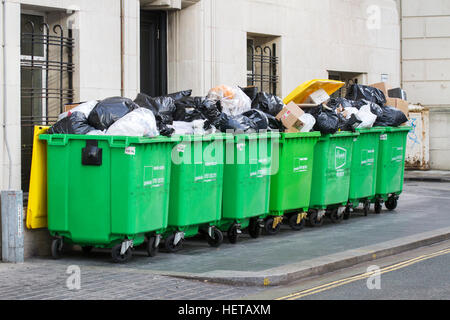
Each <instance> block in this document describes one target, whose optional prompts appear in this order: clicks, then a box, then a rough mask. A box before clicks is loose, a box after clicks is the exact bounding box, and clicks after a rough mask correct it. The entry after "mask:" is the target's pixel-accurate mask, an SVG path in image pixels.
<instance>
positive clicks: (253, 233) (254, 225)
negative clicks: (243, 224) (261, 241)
mask: <svg viewBox="0 0 450 320" xmlns="http://www.w3.org/2000/svg"><path fill="white" fill-rule="evenodd" d="M261 232H262V228H261V226H260V224H259V222H258V219H251V220H250V225H249V226H248V233H249V234H250V237H252V238H253V239H258V238H259V237H260V236H261Z"/></svg>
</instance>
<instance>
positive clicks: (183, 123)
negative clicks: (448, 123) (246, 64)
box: [48, 84, 408, 137]
mask: <svg viewBox="0 0 450 320" xmlns="http://www.w3.org/2000/svg"><path fill="white" fill-rule="evenodd" d="M377 85H378V88H377V87H376V86H377ZM377 85H373V86H363V85H358V84H354V85H352V86H350V87H349V88H348V90H347V95H346V97H345V98H330V96H329V95H328V94H327V92H326V91H325V90H323V89H319V90H316V91H314V92H312V93H311V94H310V95H309V96H308V100H307V101H306V102H308V103H300V104H297V103H294V102H293V101H290V102H289V103H287V104H285V103H284V102H283V100H282V99H281V98H279V97H277V96H275V95H272V94H269V93H266V92H258V88H256V87H247V88H241V87H238V86H235V87H230V86H226V85H222V86H219V87H216V88H213V89H211V90H210V91H209V92H208V94H207V96H205V97H193V96H192V90H187V91H180V92H176V93H173V94H169V95H166V96H161V97H150V96H148V95H146V94H144V93H140V94H138V96H137V97H136V99H135V100H134V101H133V100H131V99H128V98H123V97H112V98H107V99H104V100H101V101H96V100H94V101H89V102H86V103H81V104H78V105H76V106H75V107H74V108H72V109H70V110H68V111H67V112H64V113H63V114H61V115H60V116H59V118H58V122H57V123H56V124H54V125H53V126H52V127H51V128H50V129H49V131H48V133H49V134H79V135H111V136H143V137H156V136H160V135H161V136H168V137H170V136H172V135H189V134H196V135H207V134H212V133H216V132H230V131H232V132H237V133H252V132H262V131H280V132H310V131H320V132H321V133H322V134H334V133H336V132H338V131H355V130H356V129H358V128H371V127H374V126H383V127H386V126H400V125H402V124H404V123H406V122H407V121H408V118H407V111H406V112H405V111H404V110H403V111H402V110H401V109H399V106H398V101H399V100H400V101H403V100H401V99H400V98H397V96H400V97H401V98H406V94H405V93H404V91H403V90H401V89H400V88H398V89H394V90H390V91H389V93H388V94H392V95H393V96H394V98H391V97H390V96H388V97H387V96H386V93H387V89H386V91H383V87H380V84H377ZM406 110H407V107H406Z"/></svg>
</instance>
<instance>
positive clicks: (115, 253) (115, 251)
mask: <svg viewBox="0 0 450 320" xmlns="http://www.w3.org/2000/svg"><path fill="white" fill-rule="evenodd" d="M121 249H122V244H121V243H119V244H116V245H115V246H114V247H113V248H112V249H111V256H112V259H113V261H114V262H115V263H126V262H128V261H130V259H131V256H132V255H133V253H132V252H131V248H128V249H127V251H125V253H124V254H120V250H121Z"/></svg>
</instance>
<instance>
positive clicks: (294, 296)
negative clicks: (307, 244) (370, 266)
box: [275, 248, 450, 300]
mask: <svg viewBox="0 0 450 320" xmlns="http://www.w3.org/2000/svg"><path fill="white" fill-rule="evenodd" d="M449 253H450V248H448V249H444V250H440V251H437V252H434V253H430V254H426V255H422V256H419V257H417V258H414V259H411V260H407V261H403V262H400V263H397V264H394V265H392V266H389V267H385V268H382V269H380V270H376V271H371V272H366V273H363V274H360V275H357V276H353V277H349V278H345V279H341V280H337V281H333V282H330V283H327V284H324V285H321V286H318V287H314V288H311V289H307V290H303V291H300V292H297V293H293V294H290V295H288V296H285V297H281V298H277V299H275V300H297V299H300V298H303V297H306V296H309V295H313V294H316V293H319V292H322V291H326V290H330V289H333V288H336V287H340V286H343V285H345V284H348V283H351V282H355V281H358V280H363V279H367V278H369V277H371V276H373V275H375V274H379V275H381V274H384V273H387V272H392V271H395V270H398V269H402V268H405V267H408V266H410V265H412V264H415V263H418V262H420V261H424V260H428V259H431V258H435V257H438V256H442V255H445V254H449Z"/></svg>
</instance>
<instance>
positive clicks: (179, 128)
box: [169, 121, 194, 135]
mask: <svg viewBox="0 0 450 320" xmlns="http://www.w3.org/2000/svg"><path fill="white" fill-rule="evenodd" d="M169 128H172V129H174V130H175V132H174V134H175V135H189V134H194V129H193V127H192V122H184V121H174V122H173V124H172V125H169Z"/></svg>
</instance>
